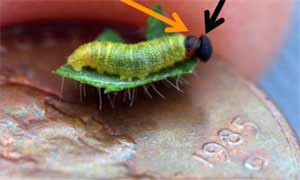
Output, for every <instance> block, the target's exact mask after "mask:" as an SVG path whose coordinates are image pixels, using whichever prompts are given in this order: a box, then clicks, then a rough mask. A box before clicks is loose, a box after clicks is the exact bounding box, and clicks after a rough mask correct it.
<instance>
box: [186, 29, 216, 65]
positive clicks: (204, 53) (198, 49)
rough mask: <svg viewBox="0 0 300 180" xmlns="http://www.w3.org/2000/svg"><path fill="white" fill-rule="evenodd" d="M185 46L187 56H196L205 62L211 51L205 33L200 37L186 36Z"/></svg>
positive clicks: (211, 48)
mask: <svg viewBox="0 0 300 180" xmlns="http://www.w3.org/2000/svg"><path fill="white" fill-rule="evenodd" d="M185 48H186V49H187V53H188V56H189V57H192V58H195V57H196V58H198V59H199V60H201V61H202V62H207V61H208V60H209V59H210V57H211V55H212V52H213V47H212V45H211V42H210V40H209V38H208V37H207V36H206V35H202V36H200V38H197V37H195V36H188V37H187V38H186V40H185Z"/></svg>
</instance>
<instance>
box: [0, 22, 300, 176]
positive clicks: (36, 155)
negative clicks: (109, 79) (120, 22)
mask: <svg viewBox="0 0 300 180" xmlns="http://www.w3.org/2000/svg"><path fill="white" fill-rule="evenodd" d="M73 26H74V25H73ZM67 27H69V26H63V27H62V29H63V30H62V29H59V30H56V29H55V28H54V30H53V27H51V28H52V29H51V28H50V29H49V27H48V28H44V29H42V28H41V27H40V28H38V27H35V31H34V33H33V34H30V33H28V32H27V34H26V31H24V30H23V29H22V28H21V29H19V30H14V31H12V30H9V31H5V33H4V34H5V37H3V35H2V42H1V52H0V54H1V56H0V58H1V59H0V60H1V71H0V75H1V79H0V81H1V83H0V84H1V85H0V168H1V171H0V178H8V177H10V178H14V179H23V178H30V179H45V178H48V179H53V178H56V179H59V178H60V179H65V178H79V179H80V178H91V179H92V178H93V179H94V178H113V179H115V178H128V179H155V178H178V179H187V178H210V179H242V178H245V179H246V178H257V179H299V178H300V175H299V172H300V169H299V168H300V151H299V142H298V141H297V139H296V137H295V134H294V133H293V132H292V131H291V129H290V127H289V125H288V123H287V121H286V120H285V119H284V117H283V116H282V114H281V113H280V112H279V111H278V110H277V108H276V107H275V106H274V105H273V104H272V103H271V102H270V101H269V100H268V99H267V98H266V97H265V95H264V94H263V93H262V92H261V91H260V90H258V89H257V88H256V87H255V86H254V85H253V84H250V83H248V82H246V81H245V80H243V79H241V78H240V77H239V76H238V75H236V74H234V73H232V72H231V70H230V68H228V65H226V64H223V63H221V62H218V61H216V60H213V61H211V62H210V63H208V64H207V65H201V66H199V68H198V71H197V72H198V74H197V75H189V76H186V77H185V79H186V80H187V81H189V85H186V86H184V87H183V88H182V89H183V90H184V93H180V92H178V91H177V90H175V89H174V88H173V89H172V88H167V87H159V88H160V91H161V92H162V93H164V94H165V96H166V99H161V98H160V97H159V96H158V95H155V94H154V92H153V91H151V93H152V95H153V99H150V98H147V96H145V95H143V94H142V93H140V95H139V96H138V99H137V100H136V101H135V103H134V105H133V107H130V106H129V105H128V104H126V103H125V104H123V103H122V102H119V103H117V105H116V108H115V109H111V107H110V106H109V105H107V104H108V102H105V104H106V105H105V106H104V108H103V110H102V111H98V109H97V103H98V102H97V99H98V98H97V96H94V95H95V92H94V91H95V90H94V89H93V88H88V89H87V91H86V94H87V97H85V98H84V102H82V103H74V102H73V100H79V89H78V87H76V84H75V83H74V82H72V81H69V82H66V83H65V86H64V87H65V88H64V97H65V101H60V100H59V98H57V96H53V95H59V91H60V78H58V77H57V76H55V75H53V74H51V70H53V69H54V68H55V67H58V66H59V65H61V64H63V62H64V61H65V58H66V56H67V54H68V53H69V52H70V51H71V50H72V48H75V47H76V46H77V45H78V44H80V43H81V42H82V39H83V38H82V37H84V36H85V34H86V31H87V30H84V28H83V27H78V28H74V27H73V28H72V32H73V33H74V32H75V34H74V35H72V36H67V37H64V36H63V35H62V34H64V33H66V32H71V31H70V28H67ZM76 27H77V26H76ZM23 31H24V32H23ZM89 31H90V30H89ZM13 33H19V35H18V36H16V35H11V34H13ZM76 33H77V34H76ZM67 34H68V33H67ZM79 34H81V36H79ZM78 37H79V38H78ZM95 97H96V98H95ZM66 100H72V103H70V102H69V103H68V102H66Z"/></svg>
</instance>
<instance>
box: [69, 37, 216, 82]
mask: <svg viewBox="0 0 300 180" xmlns="http://www.w3.org/2000/svg"><path fill="white" fill-rule="evenodd" d="M212 51H213V48H212V45H211V42H210V40H209V38H208V37H207V36H205V35H202V36H200V38H197V37H195V36H187V37H185V36H184V35H182V34H176V35H172V36H165V37H161V38H157V39H153V40H150V41H144V42H140V43H136V44H123V43H114V42H106V41H93V42H89V43H86V44H83V45H81V46H80V47H79V48H77V49H76V50H75V51H74V52H73V53H72V54H71V55H70V56H69V57H68V61H67V64H69V65H70V66H71V67H72V68H73V69H74V70H76V71H81V70H82V68H83V67H90V68H92V69H95V70H97V72H98V73H100V74H103V73H107V74H110V75H118V76H120V79H122V80H128V81H131V80H132V78H139V79H143V78H145V77H146V76H148V75H149V74H152V73H156V72H159V71H161V70H163V69H166V68H169V67H172V66H174V65H175V64H176V63H178V62H182V61H185V60H189V59H192V60H200V61H202V62H207V61H208V60H209V59H210V57H211V55H212Z"/></svg>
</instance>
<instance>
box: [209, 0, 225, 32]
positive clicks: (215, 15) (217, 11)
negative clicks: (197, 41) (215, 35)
mask: <svg viewBox="0 0 300 180" xmlns="http://www.w3.org/2000/svg"><path fill="white" fill-rule="evenodd" d="M224 4H225V0H220V1H219V3H218V6H217V7H216V9H215V11H214V13H213V15H212V16H211V18H210V12H209V10H205V12H204V17H205V33H209V32H210V31H212V30H213V29H215V28H216V27H218V26H220V25H221V24H223V23H224V22H225V19H224V18H220V19H218V20H217V18H218V15H219V14H220V12H221V10H222V7H223V6H224Z"/></svg>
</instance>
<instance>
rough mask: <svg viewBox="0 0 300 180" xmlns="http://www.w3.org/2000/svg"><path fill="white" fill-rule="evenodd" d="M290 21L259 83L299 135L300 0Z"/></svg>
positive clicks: (294, 7) (295, 2)
mask: <svg viewBox="0 0 300 180" xmlns="http://www.w3.org/2000/svg"><path fill="white" fill-rule="evenodd" d="M292 13H293V19H292V21H291V23H290V24H289V27H288V31H287V33H286V35H285V39H284V41H283V43H282V45H281V48H280V51H279V52H278V54H277V56H276V57H275V59H274V64H272V65H271V67H269V69H268V70H267V72H266V73H265V74H264V75H263V76H262V78H261V79H259V80H258V85H259V86H260V87H261V88H262V89H263V90H264V91H265V92H266V93H267V95H268V96H269V97H270V98H271V99H272V100H273V102H275V103H276V105H277V106H278V108H279V109H280V110H281V111H282V112H283V114H284V115H285V116H286V118H287V119H288V120H289V122H290V124H291V126H292V127H293V128H294V130H295V131H296V133H297V134H298V136H299V135H300V134H299V133H300V1H299V0H295V1H294V6H293V12H292Z"/></svg>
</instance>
